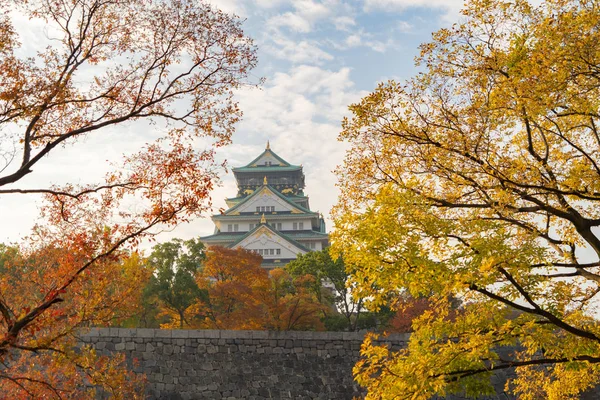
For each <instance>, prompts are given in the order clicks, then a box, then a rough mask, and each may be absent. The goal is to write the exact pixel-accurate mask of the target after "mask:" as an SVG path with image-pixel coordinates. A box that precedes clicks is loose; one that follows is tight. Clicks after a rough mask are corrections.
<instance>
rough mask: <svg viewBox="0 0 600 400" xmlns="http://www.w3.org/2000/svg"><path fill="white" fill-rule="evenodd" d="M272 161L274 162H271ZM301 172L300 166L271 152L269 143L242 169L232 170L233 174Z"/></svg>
mask: <svg viewBox="0 0 600 400" xmlns="http://www.w3.org/2000/svg"><path fill="white" fill-rule="evenodd" d="M273 160H274V161H273ZM299 170H302V166H301V165H292V164H290V163H289V162H287V161H285V160H284V159H283V158H281V157H279V156H278V155H277V154H276V153H275V152H274V151H273V150H271V146H270V145H269V142H267V147H266V148H265V151H263V152H262V153H261V154H260V155H259V156H258V157H256V158H255V159H254V160H252V161H250V163H248V164H247V165H245V166H243V167H238V168H233V173H234V174H235V173H237V172H242V173H243V172H276V171H299Z"/></svg>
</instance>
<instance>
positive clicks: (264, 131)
mask: <svg viewBox="0 0 600 400" xmlns="http://www.w3.org/2000/svg"><path fill="white" fill-rule="evenodd" d="M212 3H213V4H214V5H215V6H217V7H219V8H221V9H222V10H223V11H225V12H228V13H235V14H237V15H239V16H240V18H242V19H244V23H243V27H244V30H245V31H246V33H247V34H248V35H249V36H251V37H252V38H253V39H254V40H255V42H256V44H257V46H258V54H259V65H258V67H257V68H256V69H255V70H254V71H253V72H252V77H251V79H252V80H253V81H254V82H258V81H259V80H260V78H264V79H265V82H264V84H263V85H262V87H261V88H259V89H244V90H240V91H239V92H238V93H237V98H238V100H239V103H240V107H241V109H242V110H243V112H244V118H243V120H242V122H240V123H239V124H238V126H237V129H236V133H235V134H234V136H233V144H232V145H230V146H228V147H227V148H224V149H222V150H221V151H220V152H219V158H220V159H221V160H223V159H226V160H227V161H228V163H229V165H230V167H235V166H239V165H244V164H246V163H248V162H249V161H251V160H252V159H253V158H254V157H255V156H257V155H258V154H260V152H262V150H263V149H264V146H265V144H266V142H267V140H269V141H270V143H271V148H272V149H273V150H274V151H275V152H277V153H278V154H279V155H280V156H282V157H283V158H285V159H286V160H288V161H289V162H291V163H293V164H303V165H304V172H305V174H306V183H307V187H306V190H305V192H306V193H307V194H308V195H309V196H310V202H311V208H312V209H313V210H316V211H317V210H318V211H321V212H322V213H323V214H324V215H325V216H326V217H328V216H329V211H330V209H331V207H332V206H333V204H334V203H335V201H336V199H337V194H338V192H337V190H336V188H335V182H336V179H335V176H334V174H333V172H332V171H333V169H334V168H335V167H336V166H337V165H339V164H340V163H341V162H342V160H343V157H344V153H345V151H346V148H347V146H346V145H345V144H344V143H340V142H339V141H338V140H337V135H338V133H339V131H340V122H341V120H342V118H343V117H344V116H348V115H349V113H348V111H347V108H348V105H349V104H351V103H353V102H357V101H359V100H360V99H361V97H363V96H365V95H366V94H367V93H369V92H370V91H372V90H373V89H374V88H375V87H376V85H377V84H378V83H379V82H381V81H386V80H388V79H395V80H400V81H402V80H404V79H407V78H409V77H411V76H412V75H414V74H415V73H416V71H417V70H416V68H415V66H414V57H415V56H416V55H417V54H418V52H419V49H418V46H419V44H420V43H423V42H427V41H429V40H430V38H431V33H432V32H434V31H436V30H438V29H439V28H441V27H449V26H451V24H452V23H453V22H457V21H458V20H459V18H460V13H459V10H460V8H461V6H462V4H463V2H462V1H441V0H429V1H423V0H352V1H341V0H212ZM16 26H18V27H20V26H21V25H20V24H16ZM22 26H26V21H23V25H22ZM27 29H29V30H23V31H22V32H20V33H21V35H22V42H23V44H24V50H23V51H27V47H28V45H30V44H32V42H33V41H35V40H37V39H36V38H39V37H40V34H39V33H40V32H43V31H44V27H43V26H37V27H35V26H34V27H33V28H27ZM124 129H125V130H127V129H133V128H130V127H125V128H124ZM120 134H122V131H121V132H114V133H111V132H108V133H107V135H106V136H105V137H103V138H102V139H93V138H91V139H89V140H87V142H86V143H85V146H87V148H86V149H83V150H85V151H82V148H81V147H78V148H77V149H69V148H65V149H62V150H61V153H58V154H56V156H55V157H54V158H53V159H52V163H48V164H46V165H41V166H40V170H39V171H36V172H37V173H38V174H37V175H36V177H37V178H36V180H37V182H34V181H32V182H29V183H28V184H30V185H39V184H40V183H42V184H43V185H44V186H47V184H48V183H61V182H74V183H78V182H82V181H84V179H82V177H85V178H88V179H85V181H89V180H90V179H92V180H93V179H94V178H95V177H98V178H100V177H101V176H102V175H103V172H104V171H102V169H101V168H99V167H98V166H100V165H106V161H107V158H110V156H112V155H114V156H115V157H120V153H122V152H123V151H125V152H127V151H133V149H134V148H135V147H136V146H138V145H141V144H143V143H145V142H147V141H149V140H150V138H149V136H151V133H147V132H141V131H137V132H134V133H133V134H132V136H131V138H130V140H129V141H128V142H127V143H126V144H125V146H123V147H117V146H115V143H116V141H115V140H114V139H116V138H117V136H118V135H120ZM111 135H112V136H111ZM73 171H76V172H77V175H73ZM235 194H236V188H235V182H234V180H233V177H232V175H231V174H227V175H224V176H223V186H222V187H220V188H217V189H216V190H215V191H214V193H213V198H214V202H213V203H214V206H215V210H216V209H218V208H220V207H225V202H224V200H223V199H224V198H225V197H229V196H234V195H235ZM0 209H1V210H2V214H3V220H4V222H5V223H4V224H3V225H2V226H1V227H0V242H6V241H8V242H12V241H16V240H18V238H19V237H20V236H22V235H26V234H27V233H28V232H29V229H30V228H31V226H32V225H33V223H34V221H35V218H36V216H37V214H38V211H37V203H36V202H35V200H34V199H31V198H23V197H20V198H19V197H13V198H6V197H5V198H4V199H0ZM7 210H10V211H11V212H10V213H8V212H6V211H7ZM328 226H329V227H330V226H331V224H330V223H328ZM212 231H213V225H212V222H211V221H210V218H208V216H207V218H204V219H198V220H196V221H193V222H191V223H189V224H186V225H182V226H179V227H178V228H177V229H175V230H174V231H172V232H168V233H166V234H163V236H162V237H161V238H160V239H161V240H166V239H168V238H170V237H180V238H190V237H194V236H200V235H206V234H210V233H212Z"/></svg>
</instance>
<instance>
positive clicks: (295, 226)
mask: <svg viewBox="0 0 600 400" xmlns="http://www.w3.org/2000/svg"><path fill="white" fill-rule="evenodd" d="M294 230H295V231H297V230H298V223H297V222H294Z"/></svg>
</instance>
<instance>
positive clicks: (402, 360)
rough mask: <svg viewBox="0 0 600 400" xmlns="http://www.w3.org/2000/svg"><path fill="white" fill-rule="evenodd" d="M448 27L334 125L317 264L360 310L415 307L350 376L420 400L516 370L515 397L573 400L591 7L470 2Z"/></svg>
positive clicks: (592, 83)
mask: <svg viewBox="0 0 600 400" xmlns="http://www.w3.org/2000/svg"><path fill="white" fill-rule="evenodd" d="M464 18H465V21H464V22H463V23H459V24H455V25H454V26H453V27H452V28H450V29H442V30H440V31H438V32H436V33H434V35H433V41H432V42H431V43H427V44H424V45H422V48H421V50H422V51H421V55H420V57H419V58H418V64H419V65H420V66H421V67H423V72H422V73H420V74H419V75H417V76H415V77H414V78H412V79H410V80H408V81H407V82H403V83H399V82H393V81H390V82H387V83H382V84H380V85H379V87H378V88H377V89H376V90H375V91H374V92H373V93H372V94H370V95H368V96H367V97H365V98H364V99H362V101H361V102H359V103H357V104H354V105H352V106H351V107H350V110H351V111H352V113H353V115H352V117H351V118H349V119H346V120H345V121H344V123H343V132H342V133H341V139H342V140H346V141H348V142H349V143H350V144H351V150H350V151H349V152H348V153H347V156H346V159H345V161H344V164H343V165H342V166H341V167H340V168H339V169H338V175H339V177H340V186H341V189H342V195H341V197H340V201H339V202H338V204H337V206H336V207H335V209H334V219H335V228H336V230H335V232H334V234H333V236H332V241H333V247H334V250H335V251H337V252H338V253H343V254H344V259H345V261H346V264H347V265H348V266H349V268H350V270H351V272H352V280H353V282H354V283H355V284H356V286H357V292H358V294H359V295H360V296H363V297H365V298H368V299H369V301H370V306H371V307H375V308H376V307H378V306H381V305H383V304H386V302H387V301H388V299H389V298H390V294H391V293H394V292H396V293H398V294H401V293H402V292H403V291H408V292H409V293H410V294H411V295H413V296H415V297H421V296H427V297H428V298H429V303H430V306H431V307H430V309H428V310H427V311H425V312H424V313H423V314H422V315H421V316H420V317H418V318H417V319H416V320H414V321H413V326H412V328H413V331H414V332H413V334H412V336H411V338H410V342H409V344H408V347H407V348H406V349H404V350H400V351H397V352H392V351H389V350H387V349H386V348H383V347H380V346H377V345H375V344H374V343H375V342H373V341H372V340H367V341H366V342H365V344H364V346H363V355H364V357H365V358H364V360H363V361H361V362H359V363H358V364H357V366H356V367H355V373H356V377H357V380H358V381H359V382H360V383H361V384H363V385H365V386H366V387H367V388H368V390H369V395H368V396H367V398H373V399H375V398H377V399H379V398H383V399H387V398H390V399H391V398H413V399H426V398H429V397H431V396H433V395H435V394H437V395H442V396H443V395H447V394H449V393H463V394H466V395H469V396H475V395H478V394H486V393H490V392H492V391H493V387H492V386H491V384H490V380H489V377H490V374H491V373H492V372H494V371H497V370H503V369H507V368H515V370H516V374H517V377H516V378H515V379H513V380H512V381H510V382H509V383H508V385H507V386H509V389H510V390H512V391H513V393H515V394H517V395H519V397H520V398H523V399H534V398H549V399H568V398H577V396H578V395H579V394H580V393H581V392H582V391H584V390H586V389H588V388H590V387H592V386H594V385H595V384H596V383H597V382H598V381H599V380H600V324H599V323H598V320H597V304H598V296H597V295H598V293H600V262H599V259H600V237H599V236H600V235H599V228H598V227H599V226H600V131H599V124H600V114H599V111H598V110H599V108H600V70H599V69H598V65H600V7H599V5H598V3H597V2H596V1H585V0H582V1H573V0H549V1H546V2H543V3H542V4H540V5H537V6H533V5H531V4H529V3H528V2H526V1H522V0H514V1H502V0H475V1H472V2H468V4H467V6H466V9H465V10H464ZM392 297H393V296H392ZM451 298H458V299H460V300H461V301H462V309H461V310H460V312H459V313H457V314H456V315H454V316H453V317H452V318H451V317H450V315H451V304H450V300H449V299H451ZM514 346H516V347H514Z"/></svg>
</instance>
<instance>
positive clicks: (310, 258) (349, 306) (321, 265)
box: [285, 249, 364, 331]
mask: <svg viewBox="0 0 600 400" xmlns="http://www.w3.org/2000/svg"><path fill="white" fill-rule="evenodd" d="M285 270H286V271H288V272H289V273H290V275H292V276H294V277H300V276H303V275H310V276H312V277H314V280H313V282H314V283H313V285H312V286H311V290H312V291H313V293H314V294H315V295H316V296H317V298H318V299H319V301H320V302H321V303H323V304H328V303H329V304H332V303H333V305H335V307H336V308H337V309H338V310H339V311H340V312H341V313H342V315H343V316H344V318H345V319H346V329H348V330H350V331H355V330H357V329H358V326H359V325H358V323H359V319H360V315H361V311H362V310H363V301H364V300H363V299H362V298H354V297H353V296H352V290H351V287H350V279H349V278H350V274H349V273H348V272H347V271H346V265H345V264H344V260H343V259H342V257H338V258H337V259H335V260H334V259H332V258H331V255H330V254H329V249H324V250H321V251H311V252H309V253H306V254H300V255H298V258H296V259H295V260H292V261H290V262H289V263H288V264H287V265H286V266H285Z"/></svg>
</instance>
